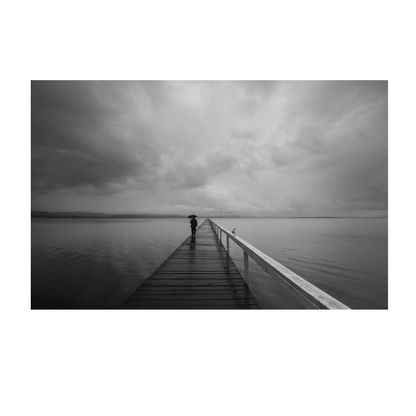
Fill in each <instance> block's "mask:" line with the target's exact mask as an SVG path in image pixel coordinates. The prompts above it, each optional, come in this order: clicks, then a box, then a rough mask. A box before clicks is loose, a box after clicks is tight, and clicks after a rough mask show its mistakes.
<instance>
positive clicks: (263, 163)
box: [31, 81, 388, 216]
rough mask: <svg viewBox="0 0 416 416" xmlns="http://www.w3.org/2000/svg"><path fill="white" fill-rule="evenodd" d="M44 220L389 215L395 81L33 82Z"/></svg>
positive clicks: (35, 154) (37, 201)
mask: <svg viewBox="0 0 416 416" xmlns="http://www.w3.org/2000/svg"><path fill="white" fill-rule="evenodd" d="M31 92H32V109H31V111H32V209H33V210H40V211H94V212H106V213H146V212H150V213H160V214H169V213H171V214H181V213H185V214H188V213H189V212H191V211H192V212H194V211H196V212H197V213H198V214H199V215H201V216H203V215H232V214H235V215H255V216H309V215H312V216H319V215H322V216H328V215H330V216H332V215H333V216H345V215H352V216H385V215H387V196H388V189H387V183H388V181H387V167H388V166H387V165H388V164H387V144H388V141H387V107H388V92H387V82H385V81H316V82H315V81H292V82H271V81H248V82H243V81H235V82H231V81H207V82H196V81H189V82H178V81H172V82H155V81H137V82H133V81H114V82H108V81H61V82H59V81H33V82H32V91H31Z"/></svg>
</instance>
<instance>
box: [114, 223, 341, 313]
mask: <svg viewBox="0 0 416 416" xmlns="http://www.w3.org/2000/svg"><path fill="white" fill-rule="evenodd" d="M223 238H226V246H224V245H223V242H222V240H223ZM230 240H231V241H233V242H234V243H235V244H237V245H238V246H239V247H240V248H241V249H242V250H243V256H244V278H243V277H242V276H241V274H240V272H239V271H238V269H237V267H236V266H235V264H234V262H233V261H232V259H231V257H230V256H229V255H228V253H229V251H230ZM249 258H251V259H252V260H253V261H255V262H256V263H257V264H258V265H259V266H260V267H261V268H262V269H263V270H265V271H266V272H267V273H268V274H269V275H270V276H272V277H273V278H274V279H275V281H276V282H277V283H278V284H279V286H280V287H281V289H282V293H281V294H279V299H278V300H279V302H280V303H281V308H282V309H302V308H305V309H349V308H348V307H347V306H346V305H344V304H343V303H341V302H339V301H338V300H337V299H335V298H333V297H332V296H330V295H328V294H327V293H325V292H324V291H322V290H321V289H319V288H317V287H316V286H314V285H313V284H311V283H309V282H308V281H306V280H305V279H303V278H302V277H300V276H298V275H297V274H296V273H294V272H292V271H291V270H289V269H287V268H286V267H285V266H283V265H282V264H280V263H278V262H277V261H276V260H274V259H272V258H271V257H269V256H267V255H266V254H265V253H263V252H261V251H260V250H258V249H257V248H255V247H253V246H252V245H251V244H249V243H247V242H246V241H244V240H243V239H241V238H240V237H238V236H236V235H234V234H232V233H231V232H230V231H228V230H226V229H225V228H223V227H221V226H219V225H218V224H216V223H215V222H214V221H212V220H210V219H208V220H205V221H204V222H203V224H202V225H201V226H200V227H199V228H198V230H197V236H196V239H192V238H191V237H189V238H187V239H186V240H185V241H184V242H183V243H182V244H181V245H180V246H179V247H178V248H177V250H176V251H174V252H173V254H172V255H171V256H170V257H169V258H168V259H167V260H166V261H165V262H164V263H163V264H162V265H161V266H160V267H159V268H158V269H157V270H156V271H155V272H154V273H153V274H152V275H151V276H150V277H149V278H148V279H147V280H146V281H145V282H144V283H143V284H142V285H141V286H140V287H139V288H138V289H137V290H136V291H135V292H134V293H133V294H132V295H131V296H130V297H129V298H128V299H127V300H126V301H125V302H124V303H123V305H122V306H121V308H122V309H259V308H260V306H259V304H258V302H257V300H256V299H255V297H254V296H253V294H252V293H251V291H250V289H249V286H250V267H249ZM248 285H249V286H248Z"/></svg>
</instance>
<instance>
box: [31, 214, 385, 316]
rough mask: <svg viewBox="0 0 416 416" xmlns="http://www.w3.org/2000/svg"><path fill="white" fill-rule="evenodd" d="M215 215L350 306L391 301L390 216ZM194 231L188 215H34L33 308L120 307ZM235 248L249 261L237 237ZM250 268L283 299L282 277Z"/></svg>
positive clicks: (263, 290)
mask: <svg viewBox="0 0 416 416" xmlns="http://www.w3.org/2000/svg"><path fill="white" fill-rule="evenodd" d="M198 220H199V223H200V224H201V223H202V222H203V220H204V219H203V218H199V219H198ZM215 221H216V222H217V223H218V224H220V225H222V226H223V227H225V228H227V229H229V230H231V229H232V228H234V227H235V228H236V229H237V234H238V235H239V236H240V237H241V238H243V239H245V240H246V241H248V242H249V243H250V244H252V245H254V246H255V247H257V248H258V249H260V250H261V251H263V252H265V253H266V254H268V255H269V256H271V257H273V258H274V259H275V260H277V261H279V262H280V263H282V264H284V265H285V266H286V267H288V268H289V269H291V270H293V271H294V272H296V273H297V274H299V275H300V276H302V277H303V278H305V279H307V280H308V281H310V282H311V283H313V284H315V285H316V286H318V287H319V288H321V289H323V290H324V291H326V292H327V293H329V294H330V295H332V296H334V297H335V298H337V299H338V300H340V301H341V302H343V303H345V304H346V305H348V306H350V307H351V308H360V309H366V308H371V309H375V308H377V309H379V308H387V219H379V218H377V219H375V218H369V219H361V218H360V219H353V218H340V219H298V218H296V219H275V218H273V219H268V218H267V219H265V218H262V219H252V218H249V219H244V218H238V219H235V218H233V219H222V218H219V219H216V220H215ZM189 234H190V228H189V220H187V219H147V218H146V219H142V218H140V219H32V308H117V307H119V306H120V305H121V303H123V301H124V300H125V299H126V298H127V297H128V296H129V295H130V294H131V293H132V292H133V291H134V290H135V289H136V288H137V287H138V286H139V285H140V284H141V283H142V282H143V281H144V280H145V279H146V278H147V277H148V276H150V274H151V273H152V272H153V271H154V270H155V269H156V268H157V267H158V266H159V265H160V264H161V263H162V262H163V261H164V260H165V259H166V258H167V257H168V256H169V255H170V254H171V253H172V252H173V251H174V250H175V249H176V248H177V247H178V246H179V244H181V243H182V242H183V241H184V240H185V239H186V238H187V237H188V236H189ZM231 256H232V257H233V259H234V261H235V263H236V265H237V266H238V267H239V268H240V269H242V267H243V263H242V250H241V249H240V248H238V247H236V246H235V245H234V244H233V243H231ZM250 269H251V271H252V277H251V284H252V291H253V293H254V294H255V295H256V297H257V298H258V300H259V301H260V303H261V305H262V306H263V307H266V308H276V307H278V305H276V304H275V303H274V302H273V291H274V290H275V289H276V283H274V281H273V280H272V279H271V278H269V277H268V276H267V275H266V274H265V273H264V272H263V271H262V270H261V269H260V268H259V267H258V266H257V265H256V264H254V263H253V262H252V261H250Z"/></svg>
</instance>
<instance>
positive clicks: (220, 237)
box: [220, 228, 222, 244]
mask: <svg viewBox="0 0 416 416" xmlns="http://www.w3.org/2000/svg"><path fill="white" fill-rule="evenodd" d="M221 243H222V230H221V228H220V244H221Z"/></svg>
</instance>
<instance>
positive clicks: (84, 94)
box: [32, 81, 158, 190]
mask: <svg viewBox="0 0 416 416" xmlns="http://www.w3.org/2000/svg"><path fill="white" fill-rule="evenodd" d="M151 97H153V96H151ZM155 99H156V98H154V97H153V98H152V100H155ZM129 116H130V117H131V103H130V102H128V100H127V99H126V97H121V96H120V95H119V94H117V93H116V92H114V91H113V90H112V88H111V84H106V83H94V82H91V83H90V82H42V81H40V82H33V83H32V186H33V188H34V189H43V190H48V189H56V188H67V187H68V188H72V187H82V186H92V187H105V186H106V185H109V184H111V183H114V182H115V183H117V182H123V181H125V180H127V179H128V178H136V177H139V176H140V174H142V173H143V172H146V173H147V174H149V173H150V172H151V171H152V169H154V167H155V166H157V164H158V154H157V151H156V150H155V149H153V148H152V143H151V140H150V135H151V134H150V132H149V131H148V130H147V128H146V123H137V124H134V123H133V124H132V125H129V127H131V129H129V130H128V131H127V130H126V125H124V124H123V123H122V121H123V120H126V119H127V118H128V117H129ZM132 133H133V134H134V135H135V136H136V137H135V138H134V139H137V138H139V139H140V140H139V141H138V140H132V138H131V134H132Z"/></svg>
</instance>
